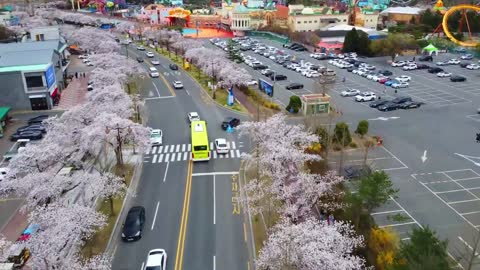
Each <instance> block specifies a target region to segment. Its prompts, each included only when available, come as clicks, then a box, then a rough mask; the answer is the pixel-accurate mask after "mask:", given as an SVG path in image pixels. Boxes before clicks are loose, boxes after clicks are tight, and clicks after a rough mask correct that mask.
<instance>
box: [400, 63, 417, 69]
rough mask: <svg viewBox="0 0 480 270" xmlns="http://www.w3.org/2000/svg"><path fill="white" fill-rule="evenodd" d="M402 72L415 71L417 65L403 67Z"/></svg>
mask: <svg viewBox="0 0 480 270" xmlns="http://www.w3.org/2000/svg"><path fill="white" fill-rule="evenodd" d="M402 68H403V70H415V69H417V65H416V64H409V65H405V66H403V67H402Z"/></svg>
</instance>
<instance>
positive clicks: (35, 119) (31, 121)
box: [28, 114, 48, 125]
mask: <svg viewBox="0 0 480 270" xmlns="http://www.w3.org/2000/svg"><path fill="white" fill-rule="evenodd" d="M47 118H48V115H46V114H44V115H39V116H36V117H33V118H30V119H28V124H29V125H31V124H41V123H42V122H43V120H46V119H47Z"/></svg>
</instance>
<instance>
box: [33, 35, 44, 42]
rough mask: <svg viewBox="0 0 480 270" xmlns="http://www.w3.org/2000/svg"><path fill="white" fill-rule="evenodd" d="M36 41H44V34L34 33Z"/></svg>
mask: <svg viewBox="0 0 480 270" xmlns="http://www.w3.org/2000/svg"><path fill="white" fill-rule="evenodd" d="M35 40H36V41H45V36H44V35H43V34H38V35H35Z"/></svg>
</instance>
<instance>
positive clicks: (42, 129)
mask: <svg viewBox="0 0 480 270" xmlns="http://www.w3.org/2000/svg"><path fill="white" fill-rule="evenodd" d="M24 131H40V132H42V133H46V132H47V130H46V129H45V127H44V126H43V125H41V124H32V125H28V126H23V127H20V128H18V129H17V132H16V133H21V132H24Z"/></svg>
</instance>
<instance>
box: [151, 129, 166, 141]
mask: <svg viewBox="0 0 480 270" xmlns="http://www.w3.org/2000/svg"><path fill="white" fill-rule="evenodd" d="M150 144H152V145H162V144H163V133H162V130H161V129H152V131H151V132H150Z"/></svg>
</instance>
